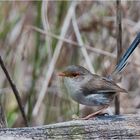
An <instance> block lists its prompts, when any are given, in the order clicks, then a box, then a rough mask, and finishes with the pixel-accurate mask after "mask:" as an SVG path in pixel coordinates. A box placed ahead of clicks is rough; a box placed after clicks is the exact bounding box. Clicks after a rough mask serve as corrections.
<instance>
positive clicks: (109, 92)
mask: <svg viewBox="0 0 140 140" xmlns="http://www.w3.org/2000/svg"><path fill="white" fill-rule="evenodd" d="M139 42H140V33H138V35H137V36H136V38H135V39H134V41H133V42H132V44H131V45H130V47H129V48H128V49H127V50H126V52H125V53H124V55H123V56H122V57H121V59H120V61H119V63H118V64H117V65H116V67H115V69H114V71H113V72H112V73H111V75H110V76H108V77H103V76H100V75H96V74H92V73H91V72H90V71H89V70H87V69H86V68H84V67H83V66H80V65H70V66H67V67H66V68H65V69H64V71H62V72H60V73H59V74H58V75H59V76H62V77H63V78H64V84H65V86H66V89H67V91H68V94H69V95H70V96H71V97H72V99H73V100H75V101H76V102H78V103H79V104H83V105H87V106H101V108H100V109H99V110H97V111H96V112H94V113H91V114H89V115H88V116H86V117H84V118H82V119H83V120H87V119H90V118H92V117H94V116H96V115H98V114H101V112H102V111H103V110H104V109H106V108H108V106H109V105H110V104H111V102H112V101H113V99H114V97H115V96H116V95H117V93H118V92H121V93H127V91H126V90H125V89H123V88H121V87H120V86H118V85H117V84H116V83H115V82H114V81H113V80H112V78H111V76H112V75H113V74H117V73H119V72H120V71H122V69H123V68H124V67H125V65H126V63H127V60H128V58H129V56H130V55H131V54H132V52H133V51H134V49H135V48H136V47H137V46H138V44H139Z"/></svg>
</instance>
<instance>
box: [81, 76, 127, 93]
mask: <svg viewBox="0 0 140 140" xmlns="http://www.w3.org/2000/svg"><path fill="white" fill-rule="evenodd" d="M82 90H83V92H84V94H85V95H89V94H97V93H98V94H100V93H114V92H126V90H125V89H122V88H120V87H119V86H118V85H117V84H116V83H115V82H113V81H111V80H109V79H107V78H104V77H100V76H96V77H95V78H93V79H90V80H89V81H88V82H87V83H86V84H84V85H83V86H82Z"/></svg>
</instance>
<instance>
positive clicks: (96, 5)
mask: <svg viewBox="0 0 140 140" xmlns="http://www.w3.org/2000/svg"><path fill="white" fill-rule="evenodd" d="M74 6H75V7H74ZM139 7H140V2H139V1H122V31H123V32H122V33H123V34H122V41H123V42H122V43H123V50H124V51H125V50H126V48H127V47H128V46H129V44H130V42H131V41H132V40H133V38H134V37H135V35H136V33H137V32H138V31H139V30H140V21H139V17H140V10H139ZM71 9H72V10H73V14H72V16H71V15H70V14H71V11H70V10H71ZM65 22H66V23H65ZM64 23H65V24H64ZM68 25H69V26H68ZM64 28H65V33H64V31H63V30H64ZM39 29H41V30H39ZM78 30H79V35H78ZM54 35H57V36H55V37H54ZM60 37H61V38H60ZM56 38H57V39H56ZM58 38H59V39H58ZM64 38H65V39H69V40H70V42H69V43H66V42H63V40H64ZM80 40H81V41H80ZM72 41H74V42H78V43H80V42H81V43H80V44H82V43H83V45H84V46H86V49H85V47H83V48H80V47H78V46H76V45H74V44H73V43H72ZM59 48H60V49H59ZM85 52H87V54H88V55H85ZM139 53H140V49H139V48H137V49H136V51H135V52H134V53H133V55H132V57H131V59H130V63H129V64H128V66H127V67H126V68H125V70H124V71H123V72H122V74H121V75H122V80H121V82H120V83H119V84H120V86H121V87H124V88H125V89H127V90H128V91H129V92H128V94H127V95H125V94H121V96H120V101H121V113H122V114H126V113H133V114H134V113H140V100H139V99H140V94H139V91H140V88H139V85H140V78H139V77H140V72H139V71H140V68H139V67H140V62H139V60H140V55H139ZM0 55H1V56H2V58H3V60H4V62H5V64H6V67H7V69H8V71H9V73H10V75H11V77H12V79H13V80H14V82H15V84H16V86H17V87H18V90H19V91H20V96H21V98H22V103H23V105H24V107H25V111H26V113H27V116H28V120H29V121H30V123H31V125H41V124H49V123H56V122H60V121H66V120H70V119H71V118H72V116H73V114H77V115H81V116H83V115H86V114H88V113H90V112H91V111H94V110H96V109H97V108H95V107H92V108H87V107H84V106H81V105H80V106H78V105H77V103H75V102H74V101H72V100H71V99H70V98H69V96H68V95H67V94H66V93H67V92H66V90H65V87H64V86H63V80H62V79H61V78H59V77H58V76H57V72H58V71H61V70H62V69H63V68H64V67H66V66H67V65H70V64H79V65H82V66H85V67H86V68H87V69H90V70H91V71H94V72H95V73H96V74H99V75H103V76H106V75H108V74H109V73H111V71H112V70H113V68H114V65H115V64H116V3H115V1H114V2H112V1H108V2H106V1H88V2H87V1H77V3H76V5H75V4H74V2H71V1H36V2H33V1H26V2H25V1H20V2H18V1H11V2H10V1H7V2H0ZM91 67H92V68H91ZM53 68H54V69H53ZM46 75H47V76H46ZM46 81H47V82H48V86H46V85H47V84H44V83H46ZM47 87H48V88H47ZM46 88H47V89H46ZM45 89H46V90H45ZM42 92H44V93H45V96H44V97H43V101H42V102H41V105H40V107H39V106H37V109H38V112H37V114H36V113H35V114H34V113H33V111H34V109H35V105H36V102H37V101H38V100H39V99H40V95H41V94H42ZM0 93H1V94H0V97H1V102H2V104H3V105H4V110H5V113H6V118H7V122H8V126H9V127H17V126H23V120H22V117H21V115H20V112H19V109H18V106H17V102H16V100H15V97H14V95H13V93H12V90H11V88H10V86H9V84H8V82H7V79H6V78H5V75H4V73H3V71H2V70H1V69H0ZM109 111H110V112H112V111H114V104H113V103H112V106H111V107H110V108H109Z"/></svg>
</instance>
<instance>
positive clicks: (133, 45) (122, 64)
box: [113, 32, 140, 73]
mask: <svg viewBox="0 0 140 140" xmlns="http://www.w3.org/2000/svg"><path fill="white" fill-rule="evenodd" d="M139 43H140V32H139V33H138V34H137V36H136V38H135V39H134V41H133V42H132V43H131V45H130V47H129V48H128V49H127V50H126V52H125V54H124V55H123V56H122V58H121V59H120V61H119V63H118V64H117V65H116V68H115V70H114V71H113V73H118V72H120V71H121V70H122V69H123V68H124V67H125V65H126V63H127V60H128V58H129V56H130V55H131V54H132V52H133V51H134V50H135V48H136V47H137V46H138V44H139Z"/></svg>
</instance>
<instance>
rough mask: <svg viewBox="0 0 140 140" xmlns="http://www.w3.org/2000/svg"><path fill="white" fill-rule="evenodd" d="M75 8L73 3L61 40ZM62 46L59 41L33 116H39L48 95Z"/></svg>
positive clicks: (63, 27) (61, 42)
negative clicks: (41, 106)
mask: <svg viewBox="0 0 140 140" xmlns="http://www.w3.org/2000/svg"><path fill="white" fill-rule="evenodd" d="M75 6H76V3H75V2H72V3H71V6H70V8H69V10H68V13H67V15H66V18H65V21H64V24H63V26H62V31H61V34H60V37H61V38H64V37H65V35H66V33H67V30H68V27H69V25H70V21H71V18H72V16H73V11H74V9H75ZM62 45H63V41H62V40H59V41H58V43H57V45H56V47H55V51H54V54H53V57H52V60H51V62H50V64H49V68H48V71H47V73H46V77H45V81H44V82H43V86H42V89H41V92H40V93H39V97H38V100H37V102H36V104H35V107H34V110H33V116H36V115H37V113H38V111H39V108H40V105H41V103H42V101H43V99H44V96H45V93H46V91H47V89H48V85H49V81H50V79H51V76H52V74H53V71H54V67H55V64H56V62H57V59H58V57H59V54H60V52H61V48H62Z"/></svg>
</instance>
